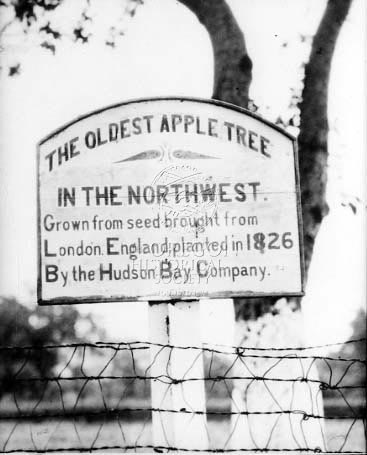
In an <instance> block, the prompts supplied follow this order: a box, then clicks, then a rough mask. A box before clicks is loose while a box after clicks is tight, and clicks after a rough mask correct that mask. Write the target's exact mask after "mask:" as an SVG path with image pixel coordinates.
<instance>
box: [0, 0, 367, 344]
mask: <svg viewBox="0 0 367 455" xmlns="http://www.w3.org/2000/svg"><path fill="white" fill-rule="evenodd" d="M228 3H229V4H230V6H231V8H232V9H233V12H234V14H235V16H236V18H237V20H238V22H239V24H240V26H241V28H242V29H243V31H244V34H245V38H246V45H247V48H248V51H249V54H250V55H251V57H252V59H253V63H254V68H253V84H252V86H251V93H250V95H251V97H252V98H253V99H254V100H255V102H256V103H257V104H258V105H259V106H260V109H261V113H262V115H263V116H264V117H265V118H267V119H268V120H270V121H274V120H275V119H276V118H277V117H278V116H279V115H286V114H287V112H288V105H289V100H290V96H291V88H292V87H293V88H295V89H299V88H300V81H301V78H302V71H301V69H300V68H301V64H302V63H303V62H305V61H306V59H307V55H308V52H309V46H310V37H311V36H312V35H313V34H314V33H315V30H316V28H317V24H318V22H319V20H320V18H321V14H322V12H323V8H324V5H325V2H324V1H321V0H297V1H295V0H278V1H274V0H257V1H256V2H254V1H253V0H231V1H229V2H228ZM81 4H82V2H79V3H76V2H66V6H65V7H63V9H62V10H61V11H60V13H61V14H59V15H58V19H57V20H58V25H59V26H60V27H61V28H62V29H63V30H65V34H66V35H67V34H68V33H70V27H69V25H70V18H71V17H73V15H74V14H75V13H76V8H77V7H79V6H75V5H81ZM90 14H91V16H92V17H93V21H94V23H93V31H94V32H95V34H94V37H93V38H92V39H91V40H90V44H88V45H81V44H74V43H71V42H70V40H68V39H64V40H63V41H62V43H61V45H60V46H59V47H58V50H57V53H56V55H55V56H53V55H52V54H51V53H50V52H48V51H46V50H45V49H40V48H39V47H38V46H36V40H37V38H30V39H28V40H27V41H24V40H22V39H20V38H19V33H18V31H17V30H9V32H8V34H7V35H6V34H5V37H4V40H6V43H7V47H5V50H4V49H3V50H2V53H1V54H0V58H1V61H2V64H4V62H5V63H14V62H16V61H18V60H20V61H21V63H22V71H21V74H20V75H19V76H17V77H12V78H9V77H6V75H4V73H2V75H1V85H0V96H1V104H0V109H1V111H0V148H1V157H0V191H1V199H0V216H1V231H0V247H1V258H0V295H12V296H15V297H17V298H18V299H20V300H21V301H23V302H30V301H33V302H35V287H36V279H37V276H36V274H37V272H36V264H37V250H36V143H37V142H38V141H39V140H40V139H41V138H42V137H44V136H45V135H47V134H48V133H50V132H51V131H53V130H54V129H56V128H58V127H59V126H61V125H63V124H64V123H66V122H68V121H70V120H72V119H74V118H75V117H77V116H79V115H81V114H84V113H86V112H89V111H92V110H95V109H98V108H100V107H103V106H107V105H109V104H113V103H118V102H121V101H124V100H128V99H133V98H142V97H154V96H164V95H172V96H177V95H180V96H193V97H202V98H210V97H211V91H212V80H213V58H212V53H211V45H210V41H209V38H208V36H207V34H206V32H205V30H204V28H203V27H202V26H201V25H200V24H199V23H198V22H197V20H196V18H195V17H194V16H193V15H192V14H191V12H189V11H188V10H187V9H186V8H184V7H183V6H182V5H181V4H180V3H179V2H176V1H174V0H159V2H157V1H153V0H146V1H145V4H144V5H143V6H141V7H139V8H138V10H137V13H136V15H135V17H134V18H132V19H131V20H128V19H126V16H123V19H122V21H125V22H126V23H125V22H124V24H123V25H124V27H125V29H126V32H125V35H124V36H123V37H121V39H120V40H119V44H118V46H117V47H116V48H115V49H111V48H109V47H106V46H105V45H104V44H103V43H104V40H105V38H106V37H107V36H108V28H109V24H110V23H111V21H113V20H116V18H118V17H120V16H121V1H120V0H119V1H115V0H107V1H106V0H104V1H103V8H101V1H94V2H92V9H91V12H90ZM365 18H366V2H365V1H364V0H354V3H353V6H352V9H351V12H350V14H349V16H348V18H347V21H346V23H345V24H344V26H343V29H342V32H341V35H340V38H339V41H338V44H337V49H336V52H335V57H334V60H333V66H332V74H331V79H330V88H329V122H330V127H331V130H330V135H329V149H330V159H329V169H328V176H329V184H328V194H327V196H328V203H329V205H330V214H329V215H328V216H327V217H326V218H325V220H324V221H323V223H322V227H321V230H320V233H319V235H318V237H317V242H316V247H315V252H314V258H313V262H312V266H311V269H310V272H309V280H308V285H307V294H306V297H305V298H304V301H303V312H304V315H305V324H306V331H305V332H306V338H307V340H306V341H308V342H310V343H328V342H336V341H340V340H344V339H346V338H348V337H349V336H350V334H351V333H350V322H351V320H352V319H353V318H354V317H355V315H356V312H357V310H358V309H359V308H361V307H362V306H364V305H365V301H366V299H365V289H366V286H365V278H366V264H365V227H366V226H365V168H366V167H365V165H366V159H365V146H366V131H365V121H366V106H365V104H364V103H363V102H362V101H361V100H364V99H366V80H365V68H366V54H365V51H366V49H365V42H366V36H365V35H366V30H365V28H366V27H365ZM3 20H4V18H3ZM301 37H303V42H302V40H301ZM4 43H5V41H4ZM346 59H347V62H346ZM291 132H294V131H291ZM355 198H359V200H361V201H362V202H361V203H359V202H357V213H356V214H354V213H353V211H352V210H351V208H350V207H344V206H343V205H342V204H344V205H345V204H347V203H348V202H349V201H352V202H353V203H354V201H355ZM80 309H81V311H92V312H93V314H95V315H96V316H97V317H98V320H99V321H100V322H101V324H102V325H103V326H104V328H105V329H106V333H107V334H108V336H109V337H111V338H121V337H124V338H130V339H140V340H142V339H147V337H148V313H147V306H146V304H144V303H119V304H95V305H88V306H84V305H83V306H80ZM202 318H203V321H204V322H203V327H204V331H205V338H206V339H207V340H208V341H213V342H220V343H224V344H231V340H230V338H231V336H232V335H231V330H230V327H231V320H232V318H233V309H232V306H231V304H230V303H229V302H221V301H215V302H214V301H210V302H208V301H206V302H205V303H204V304H203V305H202ZM223 327H227V328H228V330H223Z"/></svg>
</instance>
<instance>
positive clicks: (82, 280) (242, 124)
mask: <svg viewBox="0 0 367 455" xmlns="http://www.w3.org/2000/svg"><path fill="white" fill-rule="evenodd" d="M300 217H301V211H300V199H299V178H298V172H297V156H296V147H295V140H294V138H292V137H291V136H290V135H288V134H287V133H285V132H284V131H282V130H280V129H279V128H277V127H276V126H274V125H272V124H270V123H268V122H265V121H264V120H262V119H261V118H259V117H257V116H255V115H253V114H251V113H249V112H247V111H245V110H243V109H240V108H237V107H235V106H232V105H228V104H226V103H220V102H216V101H207V100H200V99H182V98H161V99H150V100H136V101H131V102H127V103H122V104H119V105H115V106H110V107H107V108H104V109H101V110H99V111H96V112H93V113H91V114H88V115H85V116H83V117H80V118H79V119H77V120H75V121H73V122H70V123H69V124H67V125H65V126H64V127H62V128H60V129H59V130H57V131H56V132H54V133H53V134H51V135H49V136H48V137H46V138H45V139H44V140H42V141H41V142H40V144H39V146H38V251H39V259H38V302H39V304H41V305H49V304H65V303H82V302H110V301H121V302H123V301H138V300H144V301H149V302H150V321H151V323H150V325H151V339H152V340H153V341H155V342H159V343H161V344H163V345H177V346H182V348H183V349H180V348H179V347H178V348H170V349H171V350H170V349H166V351H165V350H162V351H160V350H159V348H157V347H152V360H154V359H155V361H152V365H151V372H152V373H154V374H152V376H160V377H162V378H163V377H164V376H166V379H167V381H168V384H164V383H162V382H160V381H158V380H155V381H153V384H152V390H153V397H152V399H153V407H154V408H157V409H158V408H163V409H166V411H155V412H154V413H153V423H154V424H153V427H154V434H155V436H154V438H155V440H156V442H157V443H160V445H166V444H163V443H164V442H166V441H169V442H170V444H171V441H173V442H172V446H178V445H180V444H181V446H182V448H184V447H188V448H190V446H191V443H192V444H194V443H195V447H203V448H205V447H207V439H206V437H205V436H204V433H205V429H206V423H205V417H204V416H203V415H202V414H201V412H204V411H205V394H204V384H203V381H201V380H196V381H195V380H194V379H195V378H196V379H199V378H202V377H203V358H202V353H201V352H200V350H195V349H192V348H191V349H184V347H185V346H186V347H187V346H195V345H197V346H200V343H201V341H200V324H199V316H198V311H199V310H198V308H199V305H198V303H196V304H194V303H193V301H198V300H199V299H200V298H231V297H256V296H295V295H302V294H303V272H302V257H301V246H302V245H301V243H302V240H301V235H300V224H301V218H300ZM163 302H166V303H163ZM154 303H156V304H154ZM167 324H168V325H167ZM168 329H169V330H168ZM167 351H168V353H167ZM158 359H159V360H158ZM167 369H168V372H169V374H168V375H167V374H166V375H165V374H164V371H167ZM170 378H171V379H172V378H173V379H174V381H173V382H172V381H171V379H170ZM169 381H171V382H169ZM200 441H201V442H200ZM191 448H192V447H191Z"/></svg>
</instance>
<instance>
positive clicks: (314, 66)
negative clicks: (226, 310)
mask: <svg viewBox="0 0 367 455" xmlns="http://www.w3.org/2000/svg"><path fill="white" fill-rule="evenodd" d="M351 1H352V0H328V3H327V7H326V9H325V12H324V15H323V18H322V20H321V22H320V25H319V28H318V30H317V32H316V35H315V37H314V40H313V44H312V50H311V55H310V59H309V62H308V63H307V65H306V67H305V79H304V89H303V93H302V102H301V103H300V105H299V108H300V110H301V124H300V134H299V138H298V142H299V161H300V162H299V164H300V175H301V197H302V212H303V223H304V246H305V266H306V272H307V270H308V268H309V265H310V261H311V257H312V252H313V247H314V242H315V238H316V235H317V232H318V230H319V227H320V224H321V221H322V219H323V217H324V216H325V215H326V214H327V210H328V209H327V204H326V201H325V188H326V180H327V179H326V174H327V167H326V166H327V136H328V121H327V92H328V81H329V74H330V68H331V61H332V56H333V53H334V49H335V44H336V40H337V37H338V35H339V31H340V29H341V26H342V24H343V22H344V20H345V18H346V16H347V13H348V10H349V7H350V4H351ZM180 2H181V3H182V4H183V5H185V6H187V7H188V8H189V9H190V10H191V11H192V12H193V13H194V14H195V15H196V17H197V18H198V20H199V21H200V22H201V23H202V24H203V25H204V27H205V28H206V30H207V32H208V33H209V36H210V39H211V42H212V45H213V53H214V61H215V80H214V91H213V98H215V99H219V100H223V101H227V102H230V103H233V104H236V105H238V106H242V107H244V108H247V107H248V101H249V86H250V83H251V77H252V76H251V70H252V62H251V59H250V57H249V56H248V53H247V50H246V46H245V40H244V36H243V33H242V32H241V30H240V29H239V27H238V24H237V22H236V20H235V18H234V17H233V14H232V12H231V10H230V8H229V7H228V5H227V4H226V2H225V1H224V0H180ZM296 310H300V304H299V300H297V299H293V300H288V301H287V300H286V299H281V300H280V301H279V300H278V301H277V299H275V298H262V299H235V311H236V318H237V320H238V323H237V331H238V339H237V340H236V345H238V346H241V345H242V346H245V347H246V346H256V347H259V348H261V347H262V348H263V347H268V346H271V347H278V348H280V347H281V348H284V347H292V346H293V347H297V346H302V345H303V340H304V337H303V334H302V326H303V321H302V315H301V312H300V311H296ZM255 353H256V352H255ZM260 353H261V351H259V352H258V353H257V354H260ZM296 353H297V352H296V351H294V352H292V350H290V351H286V352H285V356H284V358H283V359H281V360H280V359H271V358H267V359H259V358H257V359H253V360H251V359H246V362H245V364H244V363H241V362H239V363H240V364H241V365H240V366H237V370H236V371H235V372H234V373H235V376H249V371H251V374H253V375H254V376H256V377H265V376H266V377H268V378H270V379H271V378H276V379H280V380H282V379H283V380H284V379H286V378H293V380H294V379H295V378H300V377H304V375H305V374H306V375H307V378H308V379H313V380H315V379H316V380H317V378H318V373H317V371H316V368H315V366H314V365H313V364H312V363H310V362H308V363H307V361H306V360H299V359H297V357H296ZM269 354H271V351H270V352H269V353H265V355H268V356H269ZM289 357H292V358H289ZM305 372H306V373H305ZM232 403H233V406H232V410H233V411H235V412H239V411H245V412H248V411H250V412H251V411H257V412H261V413H263V414H260V415H255V416H246V415H241V416H240V417H238V416H235V417H234V418H233V421H232V430H231V437H230V440H229V443H228V446H227V448H228V447H231V448H233V449H241V448H246V449H251V448H253V449H258V448H266V449H267V450H270V449H278V450H279V449H288V450H292V449H298V450H299V449H300V448H311V449H317V448H322V449H325V438H324V428H323V424H322V419H308V421H307V422H306V421H305V420H304V419H303V414H302V411H303V412H305V413H308V414H318V415H320V414H321V415H322V413H323V409H322V395H321V391H320V389H319V386H318V384H317V383H312V382H311V383H310V382H307V381H306V382H301V383H296V382H292V381H289V382H287V381H286V382H276V381H275V382H272V381H269V382H268V381H261V380H258V379H257V380H251V381H246V380H239V381H235V384H234V391H233V395H232ZM279 411H288V413H284V414H279ZM299 411H301V412H299ZM289 412H293V413H291V414H290V413H289Z"/></svg>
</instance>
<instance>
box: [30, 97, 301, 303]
mask: <svg viewBox="0 0 367 455" xmlns="http://www.w3.org/2000/svg"><path fill="white" fill-rule="evenodd" d="M149 101H153V102H154V101H181V102H185V101H191V102H196V103H203V104H209V105H214V106H220V107H224V108H226V109H229V110H232V111H236V112H240V113H242V114H246V115H247V116H249V117H252V118H254V119H256V120H258V121H260V122H262V123H264V124H265V125H267V126H269V127H271V128H272V129H274V130H276V131H278V132H279V133H281V134H283V136H286V137H288V138H289V139H291V140H292V143H293V158H294V164H295V169H294V171H295V183H296V198H297V221H298V234H299V257H300V269H301V291H300V292H281V293H268V292H263V293H262V292H245V293H241V294H238V293H237V292H231V291H225V292H214V293H208V294H206V295H200V293H198V295H197V296H196V295H195V296H192V297H191V296H190V297H187V298H186V299H185V298H174V299H173V298H170V297H167V298H164V297H159V298H158V297H157V298H156V299H155V298H154V300H153V302H155V301H157V302H164V303H170V302H177V301H180V300H198V299H200V298H203V299H228V298H235V297H237V298H254V297H279V298H281V297H302V296H303V295H304V294H305V292H304V286H305V266H304V243H303V221H302V205H301V191H300V173H299V161H298V147H297V140H296V138H295V137H294V136H292V135H291V134H289V133H288V132H287V131H284V130H283V129H282V128H279V127H278V126H277V125H274V124H273V123H271V122H269V121H268V120H266V119H264V118H262V117H261V116H259V115H257V114H255V113H253V112H251V111H249V110H247V109H244V108H242V107H239V106H236V105H235V104H231V103H226V102H224V101H219V100H215V99H205V98H195V97H182V96H164V97H154V98H137V99H131V100H127V101H124V102H121V103H116V104H111V105H109V106H106V107H103V108H100V109H96V110H94V111H91V112H88V113H87V114H84V115H81V116H79V117H76V118H75V119H74V120H72V121H70V122H68V123H66V124H64V125H63V126H61V127H60V128H58V129H56V130H54V131H53V132H52V133H50V134H48V135H47V136H45V137H44V138H43V139H41V140H40V141H39V142H38V143H37V302H38V304H39V305H65V304H81V303H107V302H137V301H148V299H147V297H139V296H135V297H124V296H123V295H122V294H119V295H117V296H112V297H104V296H102V295H101V296H98V295H94V296H89V297H78V298H75V297H56V298H53V299H48V300H44V299H42V280H41V276H42V275H41V274H42V271H41V268H42V258H41V251H42V249H41V206H40V200H41V199H40V147H41V145H42V144H44V143H45V142H46V141H48V140H49V139H51V138H53V137H54V136H56V135H58V134H60V133H61V132H62V131H64V130H65V129H67V128H68V127H70V126H71V125H74V124H75V123H78V122H79V121H81V120H84V119H86V118H88V117H91V116H93V115H96V114H100V113H102V112H104V111H108V110H110V109H115V108H117V107H121V106H126V105H129V104H139V103H146V102H149ZM150 301H152V300H150Z"/></svg>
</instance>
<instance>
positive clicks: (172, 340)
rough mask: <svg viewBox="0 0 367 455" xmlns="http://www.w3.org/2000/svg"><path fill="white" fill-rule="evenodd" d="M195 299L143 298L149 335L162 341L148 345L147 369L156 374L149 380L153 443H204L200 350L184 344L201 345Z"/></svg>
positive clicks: (181, 445)
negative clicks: (147, 300) (146, 301)
mask: <svg viewBox="0 0 367 455" xmlns="http://www.w3.org/2000/svg"><path fill="white" fill-rule="evenodd" d="M199 305H200V302H199V301H191V302H185V301H180V302H176V303H173V304H171V303H169V304H167V303H154V302H153V303H150V304H149V325H150V339H151V341H152V342H153V343H157V344H159V345H162V346H153V347H152V348H151V353H150V357H151V367H150V369H149V371H150V374H151V375H152V376H153V377H161V378H162V379H161V380H153V381H152V383H151V387H152V407H153V409H158V411H153V416H152V417H153V440H154V445H156V446H163V447H167V446H168V447H178V448H181V449H193V448H195V449H202V450H206V449H208V430H207V422H206V415H205V411H206V400H205V383H204V381H201V380H198V379H200V378H203V377H204V369H203V353H202V351H200V350H198V349H194V348H190V347H200V345H201V337H200V307H199ZM164 346H166V347H164ZM181 347H182V348H181ZM185 347H188V348H189V349H183V348H185ZM163 378H164V379H163ZM167 410H169V411H174V412H167Z"/></svg>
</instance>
